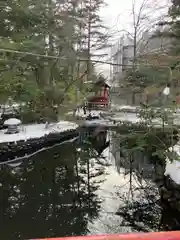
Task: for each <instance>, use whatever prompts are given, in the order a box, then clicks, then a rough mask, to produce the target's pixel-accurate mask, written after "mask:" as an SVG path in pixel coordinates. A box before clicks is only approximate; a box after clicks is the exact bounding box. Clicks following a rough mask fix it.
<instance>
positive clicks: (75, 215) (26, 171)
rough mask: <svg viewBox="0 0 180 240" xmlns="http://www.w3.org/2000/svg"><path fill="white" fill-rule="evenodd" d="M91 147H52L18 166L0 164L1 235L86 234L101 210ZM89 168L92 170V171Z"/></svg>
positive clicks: (33, 236) (21, 237)
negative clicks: (0, 167)
mask: <svg viewBox="0 0 180 240" xmlns="http://www.w3.org/2000/svg"><path fill="white" fill-rule="evenodd" d="M90 157H92V156H90V148H88V147H84V148H83V149H81V150H80V151H77V150H76V148H75V146H74V145H73V144H66V145H64V146H61V147H56V148H54V149H53V150H47V151H46V152H43V153H41V154H39V155H38V156H36V157H34V158H33V159H31V160H30V161H26V162H23V163H22V165H21V166H20V167H18V168H15V169H12V168H10V167H8V166H4V167H3V168H2V169H1V182H2V183H3V184H2V187H1V188H0V193H1V200H0V201H1V205H0V211H1V220H0V221H1V231H0V238H1V239H18V238H20V239H27V238H38V237H49V236H67V235H84V234H86V233H87V231H88V230H87V223H88V221H91V220H93V219H94V218H95V217H96V216H97V215H98V210H99V208H100V201H99V200H98V197H97V195H96V193H95V191H96V190H97V189H98V182H97V181H95V177H96V176H97V175H100V174H103V169H102V168H99V169H98V168H96V169H95V170H94V171H92V167H91V166H90V164H91V162H90V160H89V159H90ZM88 173H89V174H88Z"/></svg>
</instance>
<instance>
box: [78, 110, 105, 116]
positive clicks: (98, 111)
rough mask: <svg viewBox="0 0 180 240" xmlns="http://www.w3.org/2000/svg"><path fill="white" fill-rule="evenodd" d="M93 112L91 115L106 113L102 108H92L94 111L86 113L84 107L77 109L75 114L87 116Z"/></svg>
mask: <svg viewBox="0 0 180 240" xmlns="http://www.w3.org/2000/svg"><path fill="white" fill-rule="evenodd" d="M90 113H91V116H92V117H96V116H99V115H100V114H102V113H104V111H100V110H92V111H88V110H87V111H86V114H84V111H83V109H82V108H80V109H77V110H76V113H75V116H76V117H82V118H86V117H88V116H89V114H90Z"/></svg>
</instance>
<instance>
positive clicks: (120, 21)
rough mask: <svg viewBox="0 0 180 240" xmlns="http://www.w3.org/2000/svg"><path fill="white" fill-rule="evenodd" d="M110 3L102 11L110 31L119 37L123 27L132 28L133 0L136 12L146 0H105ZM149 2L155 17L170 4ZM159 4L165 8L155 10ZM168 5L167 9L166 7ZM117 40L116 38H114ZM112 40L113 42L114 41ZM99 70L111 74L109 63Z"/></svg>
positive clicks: (163, 0) (168, 0) (115, 36)
mask: <svg viewBox="0 0 180 240" xmlns="http://www.w3.org/2000/svg"><path fill="white" fill-rule="evenodd" d="M105 1H106V3H107V4H108V6H107V7H105V8H103V9H102V10H101V12H100V14H101V16H102V19H103V20H104V23H105V25H106V26H108V27H110V33H111V35H112V36H113V39H116V40H117V39H119V38H120V37H121V36H122V32H120V31H121V30H122V29H126V30H128V31H131V29H132V20H133V18H132V14H131V13H132V1H134V2H135V4H136V12H137V13H138V12H139V8H140V6H141V4H142V1H144V0H105ZM145 1H146V2H148V3H149V5H150V8H151V9H149V13H148V14H149V15H150V16H151V15H152V19H153V18H157V17H158V16H160V15H162V14H163V13H166V12H167V7H168V4H169V3H170V0H145ZM155 4H156V8H157V5H158V6H161V7H163V9H161V10H158V11H154V8H155V7H154V6H153V5H155ZM165 6H166V9H164V7H165ZM114 41H115V40H114ZM114 41H113V40H112V42H114ZM97 69H98V71H101V72H102V73H103V74H104V75H106V76H109V73H110V70H109V67H108V66H107V65H105V66H102V65H101V66H98V67H97Z"/></svg>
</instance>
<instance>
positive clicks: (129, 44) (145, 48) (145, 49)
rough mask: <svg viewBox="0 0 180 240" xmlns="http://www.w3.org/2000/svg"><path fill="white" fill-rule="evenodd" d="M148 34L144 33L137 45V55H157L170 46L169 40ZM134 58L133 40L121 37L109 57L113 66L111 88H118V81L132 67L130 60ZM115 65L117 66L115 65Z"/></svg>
mask: <svg viewBox="0 0 180 240" xmlns="http://www.w3.org/2000/svg"><path fill="white" fill-rule="evenodd" d="M151 36H152V35H150V34H149V33H148V32H145V33H144V34H143V36H142V38H141V41H139V42H138V44H137V54H138V55H141V54H147V53H153V52H154V53H157V52H162V51H163V52H164V51H166V50H168V49H169V48H170V46H171V41H170V39H169V38H164V37H161V38H160V37H156V38H151ZM133 56H134V45H133V40H132V39H130V38H128V37H127V36H123V37H121V38H120V40H119V41H118V42H117V43H116V44H115V45H114V46H113V47H112V52H111V57H112V62H113V64H115V65H113V70H112V78H113V79H112V81H113V86H114V87H118V86H120V81H121V79H122V77H123V74H124V71H125V70H127V69H128V68H131V66H132V60H133ZM116 64H117V65H116ZM118 64H120V65H121V66H118Z"/></svg>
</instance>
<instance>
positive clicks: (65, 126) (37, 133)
mask: <svg viewBox="0 0 180 240" xmlns="http://www.w3.org/2000/svg"><path fill="white" fill-rule="evenodd" d="M45 126H46V124H32V125H24V126H22V129H21V131H20V132H19V133H16V134H5V132H6V131H7V130H1V131H0V143H3V142H17V141H20V140H25V141H26V140H27V139H31V138H41V137H43V136H45V135H48V134H50V133H53V132H66V131H68V130H71V129H76V128H77V127H78V125H77V124H76V123H73V122H68V121H60V122H58V123H56V124H50V125H49V126H48V128H45Z"/></svg>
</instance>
